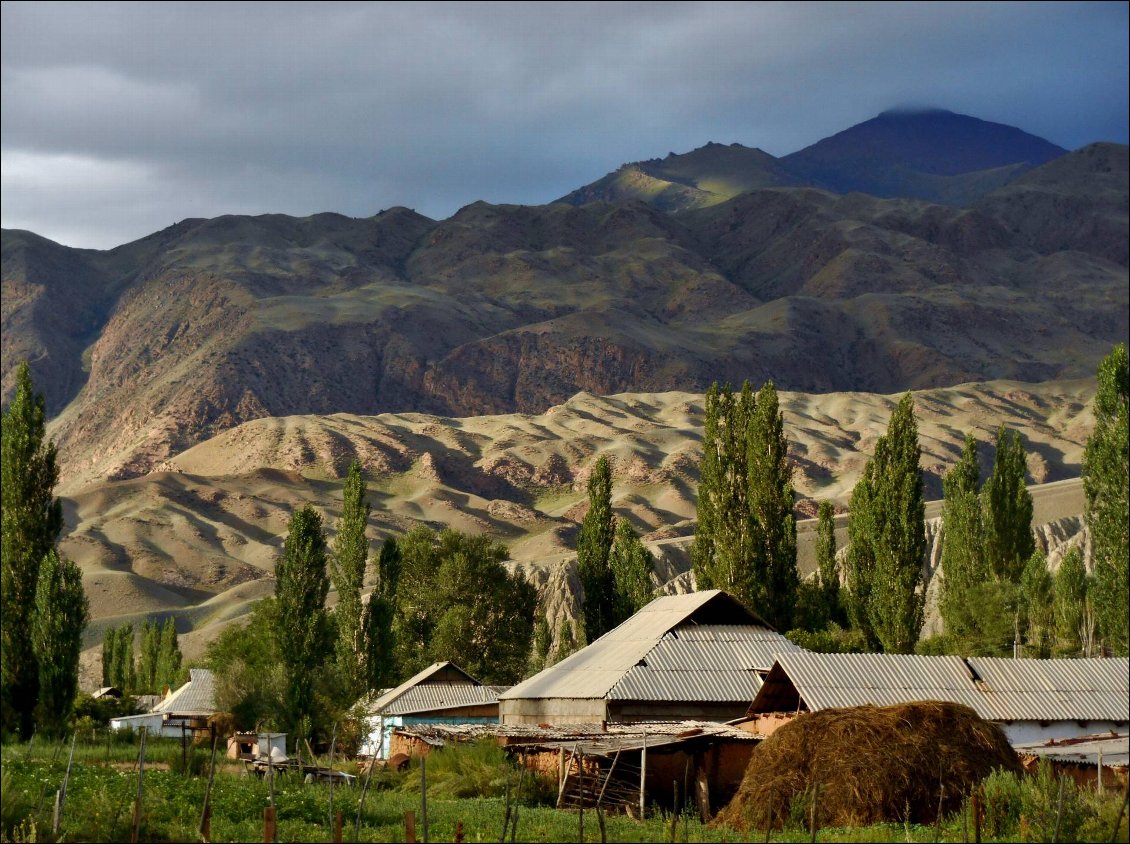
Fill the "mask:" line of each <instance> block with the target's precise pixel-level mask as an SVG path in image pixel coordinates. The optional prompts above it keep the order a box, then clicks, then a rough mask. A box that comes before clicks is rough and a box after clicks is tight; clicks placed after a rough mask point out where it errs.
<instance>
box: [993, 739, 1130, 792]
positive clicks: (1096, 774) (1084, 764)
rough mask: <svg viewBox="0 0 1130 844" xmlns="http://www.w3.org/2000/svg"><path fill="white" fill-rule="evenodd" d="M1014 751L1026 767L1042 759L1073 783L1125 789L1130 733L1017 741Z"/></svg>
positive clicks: (1033, 765)
mask: <svg viewBox="0 0 1130 844" xmlns="http://www.w3.org/2000/svg"><path fill="white" fill-rule="evenodd" d="M1016 752H1017V753H1019V754H1020V761H1021V764H1022V765H1023V766H1024V768H1025V769H1027V770H1031V769H1032V768H1034V767H1035V766H1036V765H1037V764H1038V763H1039V762H1040V760H1042V759H1046V760H1047V761H1048V762H1049V763H1050V764H1051V766H1052V770H1054V771H1055V772H1056V773H1057V774H1060V773H1062V774H1065V775H1067V776H1069V777H1071V779H1073V780H1074V781H1075V783H1076V784H1077V785H1080V786H1086V787H1088V788H1115V789H1119V790H1120V791H1125V790H1126V786H1127V782H1128V780H1127V769H1128V766H1130V734H1127V733H1125V732H1123V734H1122V735H1111V734H1110V733H1103V734H1099V735H1094V736H1082V737H1080V738H1071V739H1061V740H1057V739H1048V740H1047V741H1039V742H1032V743H1030V744H1018V745H1016Z"/></svg>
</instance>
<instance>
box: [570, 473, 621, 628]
mask: <svg viewBox="0 0 1130 844" xmlns="http://www.w3.org/2000/svg"><path fill="white" fill-rule="evenodd" d="M588 492H589V509H588V512H587V513H586V514H585V518H584V521H582V522H581V532H580V536H579V537H578V539H577V573H578V575H579V577H580V580H581V588H582V589H583V590H584V594H585V602H584V607H583V612H584V625H585V638H586V639H587V640H588V641H590V642H594V641H596V640H597V639H598V638H600V637H601V636H603V635H604V634H605V633H607V632H608V631H609V630H611V629H612V627H614V626H615V624H614V613H615V610H614V604H615V594H614V593H615V581H614V579H613V576H612V569H611V566H610V558H611V554H612V541H613V526H612V469H611V467H610V466H609V464H608V458H606V457H604V456H603V455H602V456H601V457H600V458H599V459H598V460H597V461H596V465H595V466H594V467H593V471H592V474H591V475H590V476H589V483H588Z"/></svg>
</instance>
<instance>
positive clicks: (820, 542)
mask: <svg viewBox="0 0 1130 844" xmlns="http://www.w3.org/2000/svg"><path fill="white" fill-rule="evenodd" d="M816 518H817V523H816V575H817V577H818V578H819V583H820V597H821V605H822V607H823V614H824V619H825V623H828V622H836V623H841V622H842V620H843V619H842V618H841V615H842V611H841V600H840V573H839V567H838V566H837V564H836V510H835V508H834V507H833V506H832V502H831V501H821V502H820V507H819V508H818V509H817V511H816Z"/></svg>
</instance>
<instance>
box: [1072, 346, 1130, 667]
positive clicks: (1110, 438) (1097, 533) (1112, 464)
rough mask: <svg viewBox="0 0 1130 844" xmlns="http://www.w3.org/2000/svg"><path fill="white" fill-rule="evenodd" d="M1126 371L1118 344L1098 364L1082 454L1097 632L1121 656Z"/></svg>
mask: <svg viewBox="0 0 1130 844" xmlns="http://www.w3.org/2000/svg"><path fill="white" fill-rule="evenodd" d="M1128 394H1130V372H1128V366H1127V354H1126V346H1125V345H1124V344H1122V343H1119V344H1118V345H1117V346H1115V347H1114V349H1113V350H1112V351H1111V353H1110V354H1109V355H1108V356H1107V357H1106V358H1105V359H1104V360H1103V362H1102V363H1101V364H1100V365H1099V372H1098V390H1097V392H1096V393H1095V429H1094V431H1093V432H1092V434H1091V436H1090V437H1089V438H1088V440H1087V447H1086V451H1085V452H1084V455H1083V488H1084V490H1085V491H1086V496H1087V505H1086V521H1087V527H1088V528H1089V529H1090V532H1091V549H1092V554H1093V560H1094V598H1095V608H1096V615H1097V620H1098V625H1099V631H1100V632H1101V634H1102V636H1103V638H1104V639H1105V640H1106V642H1107V645H1108V646H1109V647H1110V648H1111V650H1112V651H1114V652H1115V653H1116V654H1118V655H1120V656H1126V654H1127V649H1128V632H1130V603H1128V597H1127V596H1128V595H1130V579H1128V576H1127V572H1128V570H1130V488H1128V477H1130V476H1128V471H1130V470H1128V467H1130V428H1128V419H1130V399H1128Z"/></svg>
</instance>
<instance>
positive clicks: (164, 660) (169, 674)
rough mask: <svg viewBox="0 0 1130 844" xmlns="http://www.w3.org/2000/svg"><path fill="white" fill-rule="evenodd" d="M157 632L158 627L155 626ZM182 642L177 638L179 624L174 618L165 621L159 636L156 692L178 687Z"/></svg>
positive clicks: (155, 673) (154, 679)
mask: <svg viewBox="0 0 1130 844" xmlns="http://www.w3.org/2000/svg"><path fill="white" fill-rule="evenodd" d="M154 632H156V625H154ZM181 660H182V657H181V652H180V641H179V639H178V637H177V623H176V621H175V620H174V619H173V617H172V616H169V617H168V618H166V619H165V624H164V626H163V627H162V628H161V631H160V633H159V634H158V642H157V661H156V668H155V670H154V677H153V685H154V690H155V691H156V692H157V693H158V694H160V693H161V692H163V691H164V690H165V687H166V686H168V687H169V688H171V689H174V688H176V687H177V679H178V675H179V674H180V666H181Z"/></svg>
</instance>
